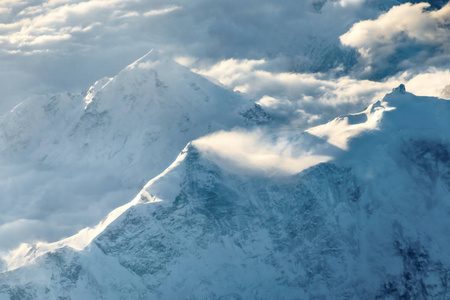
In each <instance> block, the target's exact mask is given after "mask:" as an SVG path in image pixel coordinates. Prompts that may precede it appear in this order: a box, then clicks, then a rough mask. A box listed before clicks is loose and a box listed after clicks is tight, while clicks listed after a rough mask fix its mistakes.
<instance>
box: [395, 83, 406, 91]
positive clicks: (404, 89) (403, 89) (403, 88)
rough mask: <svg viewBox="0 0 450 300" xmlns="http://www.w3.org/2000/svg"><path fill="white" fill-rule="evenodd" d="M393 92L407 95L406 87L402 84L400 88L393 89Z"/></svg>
mask: <svg viewBox="0 0 450 300" xmlns="http://www.w3.org/2000/svg"><path fill="white" fill-rule="evenodd" d="M392 92H396V93H399V94H406V87H405V85H404V84H403V83H402V84H400V85H399V86H398V87H396V88H393V89H392Z"/></svg>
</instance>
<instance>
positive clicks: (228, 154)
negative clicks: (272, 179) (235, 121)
mask: <svg viewBox="0 0 450 300" xmlns="http://www.w3.org/2000/svg"><path fill="white" fill-rule="evenodd" d="M193 144H194V145H195V146H196V147H197V148H199V149H200V150H201V151H202V153H203V155H206V156H207V157H208V158H209V159H211V160H213V161H214V162H215V163H217V164H218V165H220V166H221V167H222V168H224V169H226V170H230V171H233V172H239V173H240V174H242V173H243V172H244V173H253V174H260V175H261V174H265V175H266V176H283V175H290V174H295V173H299V172H301V171H303V170H305V169H307V168H309V167H312V166H314V165H316V164H319V163H322V162H326V161H329V160H330V159H331V158H332V157H330V156H327V155H321V154H318V153H315V152H314V151H313V150H312V148H311V147H310V146H309V147H305V148H303V147H301V145H296V146H297V147H295V146H293V144H292V143H290V142H289V141H288V139H287V138H283V137H281V138H279V139H277V140H276V141H274V140H273V136H272V135H268V134H267V133H266V132H262V131H253V132H246V131H231V132H218V133H214V134H212V135H209V136H205V137H202V138H200V139H198V140H196V141H194V142H193ZM308 148H309V149H308ZM306 149H307V150H306Z"/></svg>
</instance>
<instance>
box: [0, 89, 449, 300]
mask: <svg viewBox="0 0 450 300" xmlns="http://www.w3.org/2000/svg"><path fill="white" fill-rule="evenodd" d="M88 105H90V104H88ZM449 114H450V102H448V101H446V100H442V99H438V98H432V97H418V96H415V95H413V94H410V93H408V92H407V91H406V90H405V87H404V86H403V85H401V86H399V87H398V88H396V89H394V90H393V91H392V93H390V94H388V95H386V96H385V97H384V98H383V99H381V100H380V101H378V102H376V103H373V104H372V105H370V106H369V107H368V108H367V109H366V110H364V111H363V112H361V113H358V114H350V115H346V116H341V117H338V118H336V119H335V120H332V121H331V122H329V123H327V124H324V125H320V126H317V127H314V128H310V129H308V130H305V131H300V132H297V131H292V132H289V133H286V132H284V134H285V135H286V134H288V135H289V138H290V142H291V143H290V145H295V147H294V148H293V153H294V154H295V153H303V154H301V155H312V154H315V155H322V156H327V157H330V158H329V159H327V160H325V161H323V162H317V163H316V164H315V165H313V166H310V167H307V168H304V167H301V168H299V169H298V170H297V171H298V172H295V171H293V172H288V173H286V172H263V171H261V170H259V171H255V170H251V171H249V172H243V170H242V168H241V169H236V168H232V167H230V165H232V162H233V159H234V157H235V155H234V154H233V152H231V153H228V156H229V157H227V151H218V149H219V148H217V147H214V143H215V140H214V139H207V137H205V138H206V140H205V138H200V139H198V140H195V139H194V140H193V141H191V142H189V143H187V146H186V147H185V148H184V150H183V151H181V153H180V154H179V155H178V157H177V158H176V159H175V160H174V162H173V163H172V164H171V165H170V166H169V167H168V168H167V169H166V170H165V171H163V172H162V173H161V174H159V175H158V176H156V177H154V178H153V179H152V180H150V181H149V182H148V183H147V184H146V186H145V187H144V188H143V189H142V190H141V192H139V193H138V194H137V196H136V197H135V198H134V199H133V200H132V201H131V202H129V203H128V204H125V205H123V206H121V207H118V208H117V209H116V210H114V211H112V212H111V213H110V214H109V215H108V216H107V217H105V218H104V219H103V220H102V222H100V223H99V224H98V225H97V226H95V227H93V228H86V229H84V230H82V231H80V232H79V233H78V234H76V235H74V236H72V237H69V238H67V239H63V240H60V241H58V242H55V243H43V242H40V243H36V244H23V245H21V247H19V248H18V249H16V250H13V251H11V252H9V253H8V254H6V255H3V257H2V261H3V271H2V273H1V276H0V299H3V298H5V299H307V298H310V299H329V298H335V299H374V298H379V299H428V298H432V299H445V298H447V297H448V295H449V293H448V291H447V286H448V283H449V282H448V281H449V279H448V273H449V271H450V260H449V256H448V254H447V249H449V247H450V238H449V236H448V234H447V228H449V226H450V224H449V222H450V221H449V218H448V213H449V211H450V193H449V190H450V135H449V131H448V128H450V120H449V119H448V115H449ZM278 134H279V135H280V136H281V135H282V134H281V133H278ZM273 135H276V133H273ZM272 138H273V139H277V138H279V137H277V136H272ZM235 146H236V147H239V144H236V145H235ZM296 147H298V148H300V149H307V150H308V149H309V150H308V151H306V152H305V151H303V150H302V151H303V152H302V151H300V150H299V152H296V151H295V150H296V149H295V148H296ZM240 150H242V151H245V147H244V148H243V149H238V151H240ZM250 155H251V154H250ZM255 155H260V154H259V153H256V154H255ZM299 155H300V154H299ZM244 167H245V166H244ZM273 167H274V166H273V165H271V166H270V168H273ZM2 297H3V298H2Z"/></svg>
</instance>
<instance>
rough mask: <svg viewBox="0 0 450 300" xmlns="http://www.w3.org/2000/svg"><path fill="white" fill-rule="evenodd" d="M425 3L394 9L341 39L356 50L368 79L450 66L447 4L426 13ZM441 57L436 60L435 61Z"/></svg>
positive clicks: (356, 27)
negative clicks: (431, 67)
mask: <svg viewBox="0 0 450 300" xmlns="http://www.w3.org/2000/svg"><path fill="white" fill-rule="evenodd" d="M429 7H430V4H428V3H418V4H411V3H406V4H403V5H400V6H396V7H393V8H392V9H391V10H389V11H388V12H387V13H385V14H383V15H381V16H380V17H378V18H377V19H375V20H366V21H361V22H358V23H356V24H355V25H353V27H352V28H351V29H350V30H349V31H348V32H347V33H345V34H344V35H342V36H341V42H342V43H343V44H344V45H347V46H350V47H353V48H356V49H357V50H358V51H359V53H360V54H361V58H362V60H361V64H362V67H363V68H364V69H365V71H366V73H367V74H368V75H369V76H375V77H385V76H386V75H393V74H395V73H396V72H398V71H399V70H406V69H409V68H417V67H418V68H421V67H423V66H433V65H434V66H442V63H443V62H444V63H445V64H447V66H448V65H449V64H450V57H449V56H450V31H449V30H448V27H449V26H450V3H449V4H447V5H446V6H444V7H443V8H441V9H440V10H431V11H428V10H426V9H427V8H429ZM439 57H440V58H441V59H439V60H438V58H439Z"/></svg>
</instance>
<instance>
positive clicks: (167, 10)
mask: <svg viewBox="0 0 450 300" xmlns="http://www.w3.org/2000/svg"><path fill="white" fill-rule="evenodd" d="M180 8H181V7H180V6H169V7H166V8H162V9H153V10H149V11H147V12H145V13H144V14H143V16H144V17H151V16H159V15H165V14H168V13H171V12H173V11H175V10H177V9H180Z"/></svg>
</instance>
